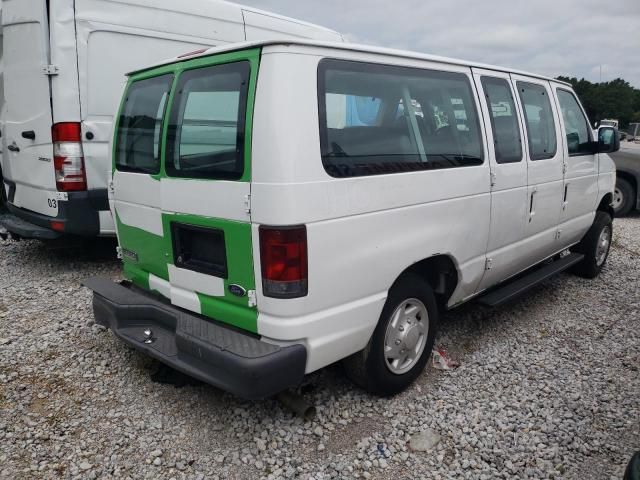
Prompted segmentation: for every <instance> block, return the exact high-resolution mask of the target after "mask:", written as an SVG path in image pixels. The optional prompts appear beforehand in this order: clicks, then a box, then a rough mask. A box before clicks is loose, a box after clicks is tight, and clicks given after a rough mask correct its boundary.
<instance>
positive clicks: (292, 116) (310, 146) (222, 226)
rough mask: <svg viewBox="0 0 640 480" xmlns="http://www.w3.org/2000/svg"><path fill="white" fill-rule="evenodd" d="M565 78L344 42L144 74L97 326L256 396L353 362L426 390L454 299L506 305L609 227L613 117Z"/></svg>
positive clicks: (123, 162)
mask: <svg viewBox="0 0 640 480" xmlns="http://www.w3.org/2000/svg"><path fill="white" fill-rule="evenodd" d="M599 133H600V138H598V137H597V136H594V132H593V131H592V130H591V128H590V127H589V122H588V120H587V117H586V115H585V113H584V110H583V109H582V107H581V106H580V103H579V101H578V99H577V97H576V95H575V94H574V92H573V91H572V90H571V87H570V86H569V85H567V84H565V83H562V82H558V81H556V80H553V79H550V78H545V77H542V76H539V75H533V74H527V73H522V72H516V71H512V70H508V69H504V68H499V67H493V66H486V65H477V64H472V63H468V62H463V61H457V60H451V59H446V58H440V57H432V56H427V55H421V54H417V53H411V52H399V51H393V50H385V49H378V48H371V47H359V46H353V45H347V44H331V43H326V44H325V43H314V42H297V41H296V42H287V43H280V42H263V43H253V44H244V45H242V44H240V45H235V46H230V47H228V48H222V49H213V50H210V51H207V52H205V53H202V54H200V55H197V56H195V57H192V58H185V59H182V60H178V61H174V62H170V63H166V64H163V65H160V66H158V67H156V68H152V69H148V70H142V71H138V72H136V73H133V74H132V75H131V76H130V78H129V84H128V87H127V92H126V93H125V95H124V98H123V101H122V104H121V108H120V114H119V117H118V120H117V126H116V129H115V138H114V142H113V143H114V151H113V158H114V170H113V186H114V190H113V196H112V208H113V214H114V217H115V218H116V227H117V231H118V239H119V243H120V247H119V248H120V253H121V256H122V260H123V265H124V274H125V276H126V278H127V279H128V280H127V281H126V282H124V283H121V284H117V283H114V282H112V281H111V280H110V279H107V278H94V279H90V280H87V281H86V282H85V285H87V286H88V287H89V288H91V289H93V290H94V300H93V301H94V312H95V317H96V321H97V322H98V323H100V324H102V325H105V326H108V327H110V328H111V329H112V330H113V332H114V333H115V334H116V335H118V336H119V337H120V338H122V339H123V340H124V341H125V342H127V343H129V344H131V345H133V346H134V347H135V348H137V349H139V350H142V351H144V352H146V353H148V354H149V355H151V356H153V357H155V358H157V359H159V360H161V361H163V362H165V363H167V364H169V365H172V366H173V367H175V368H177V369H179V370H182V371H184V372H186V373H189V374H191V375H193V376H196V377H198V378H200V379H202V380H204V381H207V382H210V383H211V384H213V385H216V386H218V387H220V388H223V389H226V390H229V391H231V392H234V393H236V394H238V395H241V396H244V397H249V398H255V397H262V396H265V395H269V394H272V393H275V392H277V391H279V390H281V389H284V388H287V387H291V386H295V385H297V384H298V383H299V382H300V381H301V380H302V378H303V376H304V375H305V374H306V373H309V372H313V371H314V370H317V369H319V368H321V367H324V366H325V365H329V364H331V363H333V362H336V361H338V360H342V359H347V361H346V366H347V372H348V373H349V375H350V376H351V377H352V378H353V379H354V380H355V381H356V382H357V383H358V384H360V385H362V386H364V387H365V388H367V389H368V390H369V391H372V392H375V393H379V394H392V393H395V392H398V391H400V390H402V389H403V388H405V387H406V386H407V385H409V384H410V383H411V382H412V381H413V380H414V379H415V378H416V376H417V375H419V374H420V372H421V371H422V369H423V368H424V366H425V363H426V362H427V359H428V358H429V355H430V354H431V350H432V346H433V342H434V338H435V333H436V328H437V326H438V316H439V309H441V308H451V307H454V306H456V305H458V304H460V303H462V302H465V301H467V300H469V299H471V298H474V297H477V296H482V297H481V300H482V301H483V302H484V303H486V304H489V305H496V304H499V303H501V302H505V301H507V300H509V299H511V298H514V297H515V296H516V295H518V294H519V293H521V292H522V291H524V290H525V289H527V288H529V287H531V286H532V285H535V284H537V283H538V282H540V281H542V280H544V279H546V278H548V277H549V276H551V275H554V274H556V273H558V272H560V271H562V270H565V269H567V268H569V267H571V268H573V269H574V271H576V272H577V273H579V274H581V275H583V276H585V277H590V278H592V277H595V276H596V275H598V273H599V272H600V270H601V269H602V267H603V266H604V264H605V261H606V259H607V254H608V252H609V246H610V243H611V233H612V216H613V211H612V208H611V202H612V192H613V189H614V184H615V168H614V165H613V162H612V161H611V159H610V158H609V156H608V155H606V153H605V152H611V151H615V150H616V149H617V148H618V147H619V140H618V136H617V135H616V132H615V129H613V128H611V127H602V128H601V129H600V131H599Z"/></svg>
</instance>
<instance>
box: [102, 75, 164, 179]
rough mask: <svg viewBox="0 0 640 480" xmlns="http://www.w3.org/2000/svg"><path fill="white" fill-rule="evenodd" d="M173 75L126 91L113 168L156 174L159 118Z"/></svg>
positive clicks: (158, 148) (158, 159)
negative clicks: (114, 166)
mask: <svg viewBox="0 0 640 480" xmlns="http://www.w3.org/2000/svg"><path fill="white" fill-rule="evenodd" d="M172 81H173V75H162V76H159V77H153V78H148V79H146V80H139V81H137V82H134V83H132V84H131V86H130V87H129V90H128V91H127V94H126V97H125V99H124V104H123V106H122V111H121V112H120V118H119V120H118V132H117V140H116V152H115V156H116V168H117V169H118V170H121V171H129V172H140V173H149V174H157V173H159V172H160V139H161V132H162V118H163V117H164V111H165V108H166V103H167V97H168V94H169V90H170V88H171V82H172Z"/></svg>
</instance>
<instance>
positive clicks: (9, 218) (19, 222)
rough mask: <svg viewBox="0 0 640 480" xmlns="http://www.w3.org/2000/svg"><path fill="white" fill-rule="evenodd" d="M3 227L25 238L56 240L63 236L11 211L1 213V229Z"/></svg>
mask: <svg viewBox="0 0 640 480" xmlns="http://www.w3.org/2000/svg"><path fill="white" fill-rule="evenodd" d="M2 227H4V228H5V229H6V230H7V231H8V232H11V234H13V235H17V236H19V237H24V238H35V239H38V240H55V239H56V238H60V237H61V236H62V234H60V233H58V232H56V231H55V230H51V229H50V228H44V227H41V226H39V225H34V224H33V223H30V222H28V221H26V220H23V219H22V218H20V217H16V216H15V215H13V214H11V213H3V214H0V229H1V228H2ZM5 235H6V234H5ZM3 236H4V235H3Z"/></svg>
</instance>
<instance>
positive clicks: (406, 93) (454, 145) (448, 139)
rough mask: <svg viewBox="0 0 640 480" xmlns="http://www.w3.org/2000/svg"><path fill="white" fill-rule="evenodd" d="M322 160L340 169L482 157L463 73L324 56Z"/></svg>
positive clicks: (375, 171) (384, 169) (476, 161)
mask: <svg viewBox="0 0 640 480" xmlns="http://www.w3.org/2000/svg"><path fill="white" fill-rule="evenodd" d="M318 108H319V117H320V119H319V120H320V141H321V153H322V162H323V165H324V168H325V170H326V171H327V173H328V174H329V175H331V176H333V177H358V176H365V175H381V174H388V173H401V172H410V171H418V170H431V169H442V168H455V167H466V166H473V165H481V164H482V163H483V159H484V146H483V143H482V137H481V133H480V123H479V118H478V112H477V110H476V103H475V99H474V96H473V91H472V89H471V84H470V81H469V78H468V77H467V76H466V75H464V74H462V73H455V72H442V71H434V70H423V69H417V68H409V67H397V66H390V65H380V64H372V63H364V62H353V61H346V60H334V59H324V60H322V61H321V62H320V65H319V67H318Z"/></svg>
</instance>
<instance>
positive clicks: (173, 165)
mask: <svg viewBox="0 0 640 480" xmlns="http://www.w3.org/2000/svg"><path fill="white" fill-rule="evenodd" d="M249 73H250V65H249V62H236V63H229V64H224V65H216V66H213V67H207V68H199V69H196V70H187V71H185V72H184V73H182V75H181V76H180V77H179V78H178V85H177V88H176V95H175V98H174V100H173V105H172V108H171V118H170V121H169V132H168V136H167V155H166V160H165V169H166V171H167V174H168V175H170V176H173V177H186V178H207V179H221V180H222V179H224V180H237V179H239V178H240V177H242V174H243V173H244V128H245V115H246V110H247V92H248V85H249Z"/></svg>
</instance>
